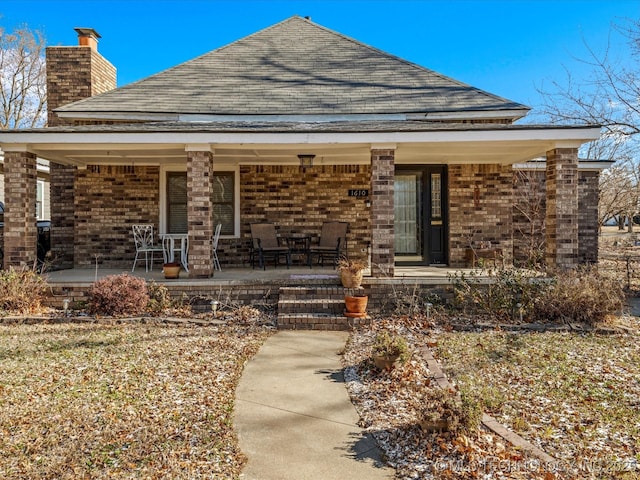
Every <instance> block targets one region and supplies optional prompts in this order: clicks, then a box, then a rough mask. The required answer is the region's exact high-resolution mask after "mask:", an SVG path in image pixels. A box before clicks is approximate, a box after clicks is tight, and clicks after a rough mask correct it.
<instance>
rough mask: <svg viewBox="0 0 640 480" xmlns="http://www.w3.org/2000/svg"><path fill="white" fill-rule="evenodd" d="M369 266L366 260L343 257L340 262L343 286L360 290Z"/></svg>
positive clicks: (339, 267) (339, 268) (339, 269)
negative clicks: (365, 271)
mask: <svg viewBox="0 0 640 480" xmlns="http://www.w3.org/2000/svg"><path fill="white" fill-rule="evenodd" d="M368 266H369V265H368V263H367V261H366V260H362V259H358V258H355V259H348V258H346V257H342V258H341V259H340V260H339V261H338V272H340V281H341V282H342V286H343V287H346V288H359V287H360V285H361V284H362V275H363V273H364V270H365V269H366V268H367V267H368Z"/></svg>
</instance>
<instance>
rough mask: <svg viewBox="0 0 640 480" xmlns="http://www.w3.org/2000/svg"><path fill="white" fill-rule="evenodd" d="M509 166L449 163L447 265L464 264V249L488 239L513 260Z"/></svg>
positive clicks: (511, 183)
mask: <svg viewBox="0 0 640 480" xmlns="http://www.w3.org/2000/svg"><path fill="white" fill-rule="evenodd" d="M512 210H513V170H512V168H511V165H498V164H489V165H450V166H449V218H450V221H449V265H450V266H451V267H464V266H465V255H466V250H467V249H469V248H474V249H476V248H480V242H491V246H492V247H493V248H500V249H502V254H503V256H504V260H505V263H511V262H512V261H513V257H512V253H513V235H512V222H513V211H512Z"/></svg>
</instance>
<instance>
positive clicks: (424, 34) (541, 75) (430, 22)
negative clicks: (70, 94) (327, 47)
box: [0, 0, 640, 108]
mask: <svg viewBox="0 0 640 480" xmlns="http://www.w3.org/2000/svg"><path fill="white" fill-rule="evenodd" d="M292 15H300V16H310V17H311V19H312V20H313V21H314V22H316V23H318V24H320V25H323V26H325V27H327V28H330V29H332V30H336V31H338V32H340V33H343V34H345V35H348V36H350V37H353V38H355V39H356V40H359V41H361V42H363V43H366V44H369V45H371V46H374V47H376V48H379V49H381V50H385V51H387V52H389V53H392V54H394V55H397V56H399V57H402V58H405V59H407V60H409V61H412V62H415V63H417V64H420V65H422V66H425V67H428V68H431V69H433V70H436V71H438V72H440V73H442V74H445V75H448V76H450V77H453V78H456V79H458V80H460V81H463V82H465V83H469V84H471V85H474V86H476V87H478V88H482V89H484V90H487V91H489V92H492V93H495V94H497V95H501V96H503V97H506V98H509V99H511V100H514V101H517V102H520V103H524V104H527V105H530V106H532V107H534V108H535V107H536V106H537V105H538V104H539V103H540V98H539V95H538V93H537V91H536V87H541V86H542V87H544V86H547V85H549V82H550V81H551V80H557V81H561V82H562V81H563V80H564V78H565V73H564V68H565V67H566V68H568V69H570V70H571V72H572V75H573V76H574V78H575V79H578V80H584V81H587V80H588V77H589V75H588V73H589V71H590V69H589V68H588V67H587V66H586V65H584V64H583V63H582V62H579V61H578V60H577V59H585V58H587V57H588V52H587V49H586V47H585V42H586V43H587V44H588V45H589V46H590V47H592V48H593V49H594V50H595V51H596V52H603V51H604V49H605V48H606V46H607V42H608V38H609V34H610V27H611V25H612V23H614V22H617V21H619V20H620V19H623V18H634V19H636V20H637V19H640V1H638V0H528V1H525V0H494V1H482V0H449V1H446V0H393V1H385V0H335V1H329V0H307V1H286V0H281V1H277V0H276V1H272V0H253V1H249V0H231V1H222V0H153V1H151V0H147V1H145V0H84V1H77V0H38V1H36V0H2V2H0V26H2V27H4V28H5V29H8V30H12V29H13V28H14V27H16V26H18V25H20V24H25V23H26V24H27V25H28V26H29V27H31V28H34V29H39V30H41V31H42V32H43V33H44V34H45V36H46V38H47V43H48V44H49V45H75V44H76V42H77V40H76V33H75V32H74V30H73V28H74V27H90V28H94V29H95V30H96V31H98V33H100V35H101V36H102V39H101V40H100V43H99V46H98V48H99V51H100V53H102V54H103V55H104V56H105V57H106V58H107V59H108V60H109V61H110V62H111V63H113V64H114V65H115V66H116V68H117V69H118V85H119V86H122V85H125V84H128V83H131V82H133V81H135V80H139V79H141V78H144V77H146V76H148V75H151V74H154V73H157V72H159V71H162V70H164V69H166V68H169V67H171V66H174V65H177V64H178V63H182V62H184V61H187V60H190V59H192V58H194V57H196V56H198V55H201V54H203V53H205V52H208V51H210V50H213V49H215V48H218V47H220V46H223V45H226V44H228V43H230V42H233V41H235V40H237V39H239V38H242V37H244V36H246V35H249V34H251V33H253V32H255V31H257V30H260V29H262V28H266V27H268V26H270V25H272V24H274V23H277V22H279V21H282V20H284V19H286V18H288V17H290V16H292ZM610 51H611V52H612V53H613V54H614V55H621V54H622V52H624V49H623V48H622V47H621V44H620V40H619V38H618V37H617V36H614V37H612V43H611V49H610ZM620 61H622V62H624V61H626V59H625V58H624V57H621V58H620Z"/></svg>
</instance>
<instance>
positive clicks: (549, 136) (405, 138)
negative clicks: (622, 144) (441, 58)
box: [0, 126, 600, 166]
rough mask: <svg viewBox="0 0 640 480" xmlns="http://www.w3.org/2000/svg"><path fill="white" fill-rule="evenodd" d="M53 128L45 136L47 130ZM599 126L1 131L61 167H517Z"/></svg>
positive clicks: (11, 143)
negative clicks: (203, 160)
mask: <svg viewBox="0 0 640 480" xmlns="http://www.w3.org/2000/svg"><path fill="white" fill-rule="evenodd" d="M47 130H48V131H47ZM599 134H600V129H599V128H598V127H581V128H576V127H574V128H566V127H564V128H562V127H552V128H540V127H535V128H534V127H532V128H526V127H522V126H518V127H517V128H511V129H509V128H500V129H493V130H492V129H484V130H480V129H476V130H474V129H465V130H435V131H412V132H399V131H395V132H348V133H345V132H306V133H303V132H277V133H276V132H269V133H255V132H252V133H247V132H223V133H220V132H217V133H214V132H157V131H156V132H79V131H78V132H75V131H71V132H69V131H63V132H56V131H51V130H50V129H44V130H40V131H37V130H33V131H22V132H0V146H1V147H2V149H3V150H5V151H11V150H14V151H25V150H26V151H30V152H32V153H35V154H36V155H38V156H39V157H41V158H43V159H46V160H50V161H53V162H57V163H62V164H72V165H78V166H84V165H91V164H111V165H114V164H116V165H117V164H125V165H132V164H137V165H162V164H176V163H183V162H184V161H185V160H186V157H187V155H186V150H187V149H191V150H193V149H196V150H198V149H203V150H204V149H207V150H211V151H212V152H213V155H214V159H215V160H214V161H216V162H218V163H220V164H291V165H296V164H298V163H299V160H298V157H297V155H298V154H301V153H308V154H314V155H315V156H316V157H315V160H314V164H316V165H323V164H354V163H355V164H358V163H362V164H366V163H369V162H370V150H371V149H372V148H395V149H396V154H395V158H396V163H398V164H459V163H505V164H509V163H519V162H525V161H527V160H530V159H532V158H535V157H539V156H543V155H544V154H545V152H547V151H549V150H552V149H554V148H558V147H579V146H580V145H581V144H582V143H585V142H587V141H590V140H594V139H596V138H598V137H599Z"/></svg>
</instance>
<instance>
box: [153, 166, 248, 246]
mask: <svg viewBox="0 0 640 480" xmlns="http://www.w3.org/2000/svg"><path fill="white" fill-rule="evenodd" d="M211 181H212V195H211V201H212V210H213V224H214V225H217V224H218V223H221V224H222V229H221V230H220V234H221V235H234V232H235V228H234V226H235V215H236V209H235V173H234V172H214V173H213V176H212V178H211ZM166 186H167V188H166V206H167V215H166V219H167V223H166V232H167V233H185V232H187V231H188V224H187V172H167V176H166Z"/></svg>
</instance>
